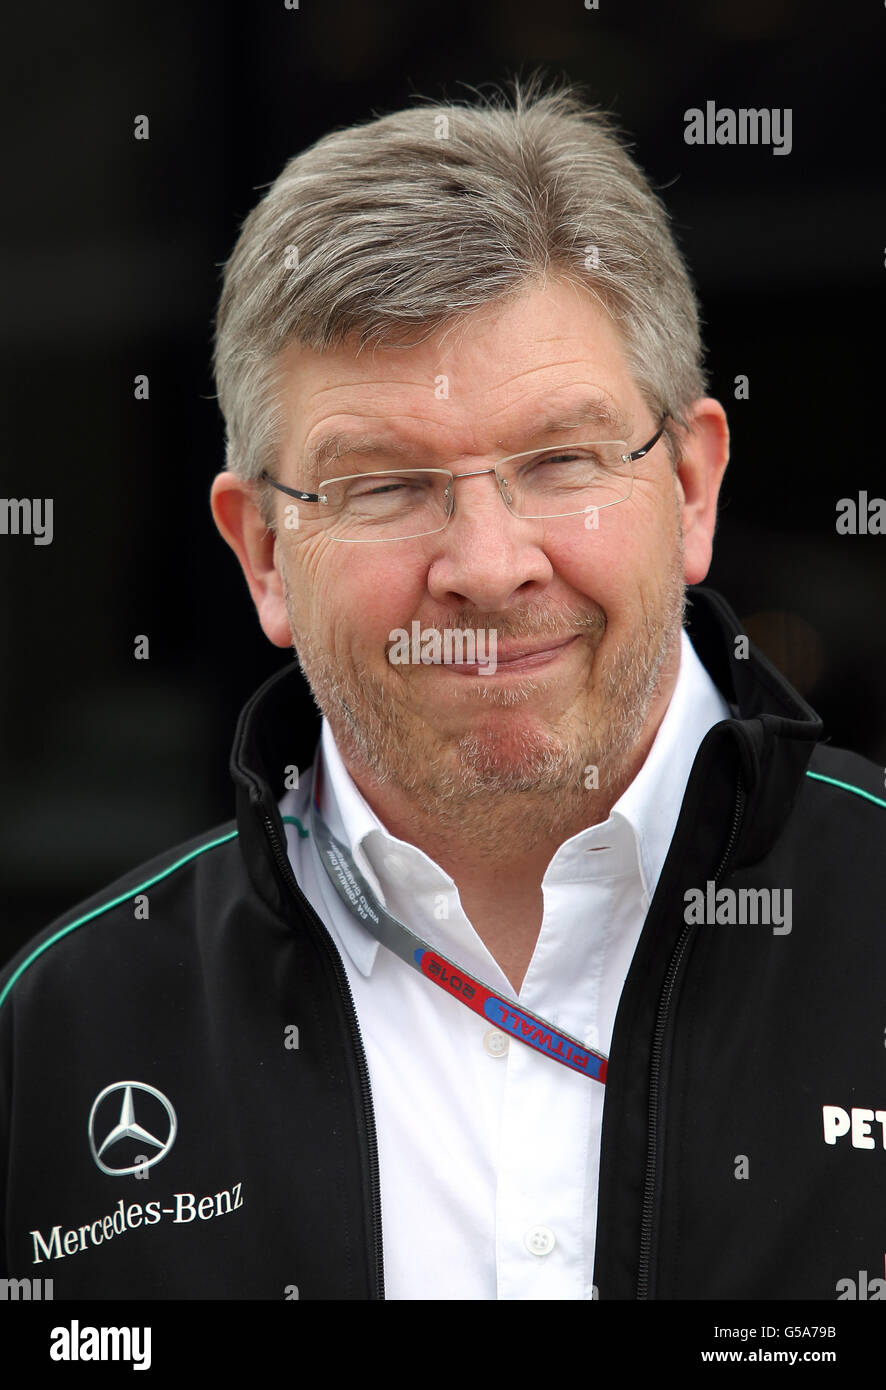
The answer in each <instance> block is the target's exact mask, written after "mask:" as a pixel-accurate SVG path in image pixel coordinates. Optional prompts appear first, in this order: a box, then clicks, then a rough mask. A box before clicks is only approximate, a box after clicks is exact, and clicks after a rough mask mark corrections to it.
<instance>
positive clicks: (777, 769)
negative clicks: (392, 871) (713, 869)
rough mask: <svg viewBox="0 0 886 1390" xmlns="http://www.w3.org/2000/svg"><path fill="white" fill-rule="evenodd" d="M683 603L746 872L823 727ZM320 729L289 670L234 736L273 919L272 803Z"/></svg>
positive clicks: (249, 847)
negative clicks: (732, 795)
mask: <svg viewBox="0 0 886 1390" xmlns="http://www.w3.org/2000/svg"><path fill="white" fill-rule="evenodd" d="M688 597H689V607H688V618H687V630H688V632H689V635H690V637H691V639H692V643H693V646H694V647H695V650H696V652H697V653H698V655H699V657H700V659H701V661H702V663H703V665H704V666H705V668H706V669H707V671H708V673H709V674H710V676H711V677H712V679H713V681H714V683H715V685H716V686H717V687H718V689H719V690H720V692H721V694H722V695H723V696H724V698H725V699H726V701H727V703H728V704H729V705H730V706H731V707H732V708H733V709H734V710H736V711H737V717H736V718H733V719H729V720H726V721H724V722H723V723H722V724H718V725H716V726H715V727H714V728H713V729H711V731H710V732H709V734H708V735H707V737H706V738H705V740H704V742H703V744H702V749H700V750H699V757H700V756H701V754H702V752H703V751H707V752H708V753H714V754H715V755H717V756H719V757H721V758H722V759H723V761H724V763H725V764H728V765H729V767H730V776H731V775H732V770H735V771H740V774H741V778H742V784H743V788H744V795H745V798H746V809H745V814H744V815H743V817H742V820H741V831H740V835H739V838H738V841H737V843H736V844H735V846H734V849H733V852H732V855H731V860H732V863H733V865H734V866H741V865H745V864H751V863H754V862H755V861H756V860H757V859H759V858H761V857H762V855H763V854H764V853H765V851H766V849H767V848H768V847H769V846H770V845H771V843H772V840H773V838H774V837H775V835H777V833H778V831H779V830H780V828H781V826H782V824H783V823H784V821H785V819H786V818H787V815H788V813H789V811H790V809H791V806H792V805H793V802H794V800H795V798H796V796H797V794H798V792H799V788H800V785H801V781H802V777H803V774H804V772H805V770H806V766H807V764H808V762H809V759H810V757H811V756H812V751H813V749H814V747H815V744H816V742H817V741H818V740H819V739H820V738H821V736H822V731H823V726H822V723H821V720H820V719H819V717H818V715H817V714H816V713H815V711H814V710H813V709H812V708H811V707H810V706H809V705H808V704H807V703H806V701H805V700H804V699H803V698H802V697H801V696H800V695H799V694H798V693H797V691H795V690H794V689H793V687H792V686H791V685H790V684H789V683H788V682H787V681H786V680H785V679H784V677H783V676H781V675H780V674H779V673H778V671H776V670H775V668H774V666H772V665H771V664H770V662H769V661H768V660H767V659H766V657H764V656H763V654H762V653H761V652H759V651H758V650H757V649H756V648H755V647H754V646H753V645H752V644H750V643H747V646H748V650H747V655H745V654H744V646H745V641H746V639H745V641H737V640H736V639H743V638H744V634H743V631H742V628H741V625H740V624H739V622H738V619H737V618H736V616H735V614H734V613H733V611H732V609H731V608H730V607H729V605H728V604H727V603H726V602H725V600H724V599H723V598H721V596H720V595H719V594H717V593H715V592H714V591H713V590H712V589H704V588H692V589H690V590H689V591H688ZM321 727H322V717H321V714H320V711H319V709H318V708H317V706H316V704H315V703H314V701H313V698H312V696H311V693H310V690H309V689H308V686H307V683H306V681H305V679H304V677H303V676H302V674H301V670H300V668H299V667H298V664H297V663H296V662H295V661H292V662H291V663H290V665H289V666H287V667H285V668H284V669H283V670H282V671H279V672H277V674H275V675H273V676H272V677H271V678H270V679H269V680H267V681H266V682H265V683H264V685H262V686H261V687H260V688H259V689H258V690H257V691H256V692H255V694H254V695H253V696H252V697H251V698H250V699H249V700H248V701H247V703H246V705H245V706H244V707H243V710H242V712H241V714H240V718H239V721H238V724H237V731H236V734H235V737H234V745H233V749H232V752H231V761H230V770H231V776H232V778H233V780H234V785H235V789H236V797H237V822H238V827H239V832H240V840H241V844H242V846H243V853H244V856H245V859H246V863H247V866H248V868H249V872H250V876H251V877H252V880H253V883H254V884H255V886H256V888H257V889H258V891H259V892H260V893H261V895H262V897H263V898H264V899H265V900H266V901H267V902H268V903H269V904H270V905H271V906H272V907H273V908H274V909H275V910H276V911H277V912H279V913H281V914H282V915H287V914H288V911H289V910H291V899H290V895H289V892H288V890H287V888H286V883H285V879H284V873H285V868H284V864H285V863H286V862H288V861H287V860H286V850H285V837H284V836H283V829H282V824H281V822H280V815H279V812H278V810H277V803H278V801H279V800H280V797H281V796H282V794H283V791H284V788H285V786H286V779H287V776H289V777H290V779H291V774H292V770H293V769H294V768H298V769H299V770H300V771H301V772H302V773H303V772H304V771H305V770H306V769H307V768H309V767H310V765H311V763H312V762H313V761H314V756H315V752H316V748H317V744H318V742H319V739H320V731H321ZM711 743H713V744H714V745H715V747H714V748H713V749H712V748H711V747H710V745H711ZM696 761H698V759H697V760H696ZM684 809H685V807H684ZM281 856H282V857H281Z"/></svg>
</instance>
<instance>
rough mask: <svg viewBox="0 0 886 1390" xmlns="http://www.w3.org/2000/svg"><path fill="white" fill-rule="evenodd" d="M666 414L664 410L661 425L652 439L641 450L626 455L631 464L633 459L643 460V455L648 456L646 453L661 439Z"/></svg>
mask: <svg viewBox="0 0 886 1390" xmlns="http://www.w3.org/2000/svg"><path fill="white" fill-rule="evenodd" d="M668 414H669V412H668V411H667V410H666V411H665V413H664V415H662V417H661V424H660V425H659V427H658V429H657V430H656V432H655V434H654V435H653V436H652V438H651V439H650V440H649V441H648V443H646V444H644V445H643V446H642V447H641V448H639V449H635V450H634V451H633V453H631V454H628V458H629V459H631V461H632V462H633V460H634V459H641V458H643V456H644V455H645V454H648V453H649V450H650V449H652V448H654V447H655V445H656V444H657V443H658V441H659V440H660V439H661V437H662V435H663V434H664V427H665V421H666V420H667V418H668Z"/></svg>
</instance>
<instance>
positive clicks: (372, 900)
mask: <svg viewBox="0 0 886 1390" xmlns="http://www.w3.org/2000/svg"><path fill="white" fill-rule="evenodd" d="M700 356H701V349H700V343H699V336H698V326H697V314H696V308H695V303H694V299H693V295H692V290H691V286H690V283H689V280H688V277H687V273H686V270H685V268H684V267H683V265H682V263H681V261H680V257H679V255H678V253H677V251H676V248H675V246H674V243H673V240H672V238H671V235H670V232H669V230H668V226H667V221H666V216H665V213H664V211H663V209H662V207H661V205H660V204H659V203H658V201H657V199H656V198H655V197H654V195H653V194H652V193H651V192H650V190H649V189H648V187H647V185H646V184H645V181H644V180H643V178H642V176H641V174H640V172H639V170H638V169H637V168H636V166H635V165H634V164H633V163H632V161H631V160H630V158H629V157H628V155H627V154H626V153H625V151H624V149H623V148H622V147H621V145H620V144H619V142H618V141H617V139H616V137H615V136H614V134H613V132H612V131H611V130H610V129H609V128H608V126H607V124H606V122H605V121H604V120H603V119H602V118H601V117H599V116H598V115H596V114H594V113H592V112H589V111H586V110H585V109H584V108H583V107H582V105H581V103H580V101H579V100H578V99H577V97H575V96H574V95H573V94H571V93H570V92H569V91H566V90H564V91H560V92H548V93H545V92H544V91H539V90H538V89H537V88H535V87H531V88H530V90H529V92H528V93H527V92H520V90H519V88H518V90H517V93H516V100H515V102H514V105H513V108H509V107H508V106H507V105H505V104H495V103H492V104H488V105H485V106H484V105H477V106H469V105H466V106H446V107H434V106H431V107H424V108H420V109H417V110H411V111H408V112H398V113H395V114H393V115H391V116H387V117H384V118H381V119H379V120H375V121H372V122H370V123H368V124H366V125H364V126H361V127H358V128H354V129H348V130H343V131H339V132H336V133H334V134H332V135H330V136H327V137H326V138H325V139H323V140H321V141H320V142H319V143H318V144H317V145H315V146H314V147H313V148H311V149H309V150H307V151H305V152H304V153H303V154H301V155H299V156H298V157H297V158H295V159H294V160H292V161H291V162H290V164H289V165H288V166H287V167H286V169H284V171H283V173H282V174H281V175H280V177H279V179H278V180H277V181H276V183H275V184H274V185H273V186H272V188H271V189H270V191H269V192H268V194H267V196H266V197H265V198H264V199H263V201H262V202H261V204H260V205H259V206H258V207H257V208H256V209H255V210H254V211H253V213H252V214H251V215H250V217H249V218H248V219H247V221H246V223H245V225H244V228H243V230H242V233H241V236H240V239H239V242H238V244H237V247H236V249H235V251H234V254H233V256H232V258H231V260H230V262H229V264H228V266H227V269H226V274H225V284H224V290H223V294H222V299H221V305H220V310H219V319H218V331H217V349H216V369H217V378H218V384H219V397H220V402H221V406H222V410H223V412H224V415H225V419H226V423H227V430H228V460H227V462H228V467H227V469H226V471H225V472H223V473H222V474H220V476H219V477H218V478H216V480H215V483H214V485H213V489H212V508H213V514H214V517H215V520H216V523H217V525H218V527H219V530H220V531H221V534H222V535H223V536H224V538H225V540H226V541H227V542H228V543H229V544H230V545H231V547H232V548H233V550H234V551H235V553H236V555H237V558H238V560H239V562H240V564H241V566H242V568H243V571H244V574H245V577H246V580H247V583H248V584H249V588H250V592H251V594H252V597H253V599H254V601H255V604H256V608H257V611H258V615H259V619H260V622H261V624H262V627H263V629H264V631H265V633H266V635H267V636H268V638H269V639H270V640H271V642H273V643H275V644H276V645H278V646H280V647H282V648H286V647H288V646H290V645H293V646H294V648H295V650H296V653H297V656H298V660H299V663H300V665H301V667H302V669H303V671H304V674H305V676H306V677H307V680H308V682H309V683H310V687H311V690H312V692H313V695H314V697H315V700H316V702H317V705H318V707H319V710H320V711H322V716H323V718H322V722H321V720H320V718H319V716H318V717H317V718H313V717H305V716H304V715H303V714H302V713H300V712H299V705H298V700H297V696H298V690H299V680H300V677H299V672H298V670H297V668H296V666H295V665H294V664H291V665H290V666H289V667H288V668H287V669H285V670H284V671H282V672H281V673H280V674H279V675H278V676H276V677H275V678H274V679H273V680H271V681H270V682H268V683H267V684H266V685H265V686H264V687H263V688H262V689H261V690H260V691H259V692H258V693H257V694H256V695H255V696H254V697H253V699H252V700H251V701H250V702H249V704H248V705H247V707H246V708H245V710H244V711H243V715H242V716H241V721H240V725H239V728H238V732H237V737H236V741H235V745H234V751H233V755H232V763H231V769H232V774H233V777H234V781H235V785H236V790H237V819H236V822H232V823H231V824H229V825H226V826H223V827H221V828H219V829H217V830H215V831H213V832H210V834H209V835H204V836H201V837H199V838H198V839H196V840H194V841H192V842H190V843H189V844H187V845H184V846H180V847H178V848H177V849H175V850H172V851H170V852H169V853H168V854H166V855H162V856H160V857H159V858H157V859H156V860H154V861H152V862H151V863H149V864H147V865H144V866H142V867H141V868H140V869H138V870H135V871H134V872H133V873H131V874H129V875H127V876H126V877H125V878H124V879H121V880H120V881H119V882H118V883H117V884H115V885H113V886H112V887H111V888H110V889H108V890H107V891H105V892H104V893H101V894H98V895H96V897H95V898H94V899H92V900H90V902H88V903H86V904H82V905H81V906H80V907H79V908H77V909H75V910H74V912H72V913H70V914H68V915H67V916H66V917H65V918H64V919H63V920H62V921H61V922H60V923H57V924H54V926H53V927H51V928H49V929H48V931H47V932H46V933H45V934H44V936H43V937H41V938H39V940H38V941H37V942H36V943H32V945H31V946H30V947H29V948H27V950H26V951H25V952H23V953H22V954H21V956H20V957H19V958H18V959H17V960H16V961H15V962H13V965H12V966H11V967H10V968H9V969H8V970H7V971H6V974H5V975H4V977H3V981H2V990H0V993H2V1008H0V1024H2V1026H3V1039H4V1043H3V1045H4V1048H5V1056H6V1058H7V1061H6V1064H5V1067H4V1070H3V1082H2V1087H3V1089H2V1094H0V1100H2V1114H3V1116H4V1124H5V1125H6V1126H7V1128H8V1130H9V1135H10V1138H9V1143H10V1146H11V1152H12V1154H13V1160H12V1163H11V1166H10V1169H9V1175H8V1182H9V1189H8V1196H7V1207H6V1210H7V1224H6V1229H5V1242H6V1260H7V1266H8V1269H9V1271H10V1272H11V1273H13V1274H15V1275H24V1274H31V1275H33V1276H37V1275H45V1274H47V1273H51V1275H52V1276H53V1277H54V1279H55V1281H56V1293H57V1296H61V1295H63V1296H66V1297H73V1298H102V1297H111V1296H119V1294H120V1292H121V1290H122V1291H123V1292H124V1293H125V1294H126V1295H127V1296H131V1297H166V1298H195V1297H196V1298H281V1299H282V1298H295V1297H300V1298H334V1299H376V1298H380V1297H382V1296H387V1297H392V1298H398V1299H403V1298H416V1299H490V1298H501V1299H575V1300H582V1299H592V1298H600V1299H603V1300H605V1299H628V1298H686V1297H689V1298H693V1297H694V1298H710V1297H725V1298H749V1297H763V1298H773V1299H774V1298H785V1297H803V1298H829V1297H831V1298H832V1297H835V1296H836V1293H837V1290H838V1284H839V1281H840V1280H841V1279H844V1278H846V1277H848V1276H853V1277H854V1275H855V1271H857V1270H859V1269H867V1268H871V1269H875V1268H877V1267H878V1261H879V1257H880V1256H879V1245H878V1242H879V1241H880V1237H879V1236H878V1235H877V1234H876V1228H877V1218H878V1217H882V1216H883V1215H884V1208H886V1200H884V1197H883V1183H882V1180H881V1176H880V1174H881V1166H882V1164H883V1163H884V1162H886V1152H884V1149H886V1091H884V1089H883V1082H882V1053H881V1052H880V1050H879V1049H880V1047H881V1046H882V1041H881V1040H882V1030H883V1026H884V1024H883V1017H882V1008H881V1004H880V997H879V988H878V982H877V980H876V972H875V971H874V970H872V969H871V965H872V961H876V960H879V958H880V957H879V956H878V955H874V954H873V953H874V952H875V951H876V950H877V949H878V942H879V939H880V931H881V924H880V918H879V907H878V905H879V901H880V895H879V893H878V891H877V890H878V887H880V886H881V883H882V879H883V874H884V870H883V868H882V867H881V864H882V860H880V861H879V862H877V861H875V859H874V855H873V850H874V847H875V845H876V846H879V844H880V843H881V837H882V828H883V825H884V821H883V819H882V817H883V809H884V807H886V801H884V799H883V797H882V796H881V795H880V792H881V790H882V788H881V784H880V775H879V770H878V769H875V768H873V767H872V766H871V765H869V764H867V763H866V762H864V761H863V760H861V759H859V758H857V757H855V756H854V755H852V754H849V753H842V752H839V751H836V750H833V749H830V748H828V747H825V746H822V745H821V744H820V743H819V740H820V737H821V733H822V729H821V725H820V722H819V721H818V719H817V718H816V716H815V714H814V713H813V711H812V710H811V709H810V708H809V707H808V706H807V705H806V704H805V702H804V701H803V700H802V699H801V698H800V697H799V696H798V695H797V694H796V692H794V691H793V690H792V689H791V688H790V687H789V686H788V685H787V684H786V682H785V681H784V680H782V678H781V677H780V676H779V675H778V674H777V673H776V672H775V671H774V670H773V668H772V667H771V666H770V665H769V664H768V663H767V662H766V661H765V659H764V658H763V657H762V656H760V655H759V654H758V653H757V652H755V651H754V649H753V648H752V647H750V645H749V643H748V641H747V638H746V637H744V635H743V634H742V633H741V630H740V628H739V626H738V624H737V622H736V620H735V618H734V616H733V615H732V613H731V612H730V611H729V609H728V608H727V606H726V605H725V604H724V603H723V602H722V600H720V599H719V598H718V597H717V596H716V595H713V594H710V593H707V592H705V591H703V590H700V591H696V592H694V593H693V594H692V596H691V605H690V611H689V620H690V629H689V631H688V632H687V631H685V630H684V629H683V618H684V593H685V586H686V585H697V584H699V583H700V582H701V581H702V580H703V579H704V578H705V575H706V574H707V571H708V567H709V564H710V558H711V546H712V540H713V534H714V527H715V520H716V505H717V496H718V491H719V487H720V483H721V480H722V477H723V473H724V470H725V467H726V463H727V457H728V429H727V424H726V418H725V415H724V411H723V409H722V407H721V406H720V405H719V403H718V402H716V401H715V400H712V399H710V398H709V397H707V396H706V395H705V394H704V378H703V374H702V371H701V366H700ZM49 1097H51V1107H50V1106H49V1104H48V1098H49ZM604 1103H605V1109H604ZM871 1262H873V1263H871Z"/></svg>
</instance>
